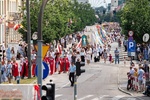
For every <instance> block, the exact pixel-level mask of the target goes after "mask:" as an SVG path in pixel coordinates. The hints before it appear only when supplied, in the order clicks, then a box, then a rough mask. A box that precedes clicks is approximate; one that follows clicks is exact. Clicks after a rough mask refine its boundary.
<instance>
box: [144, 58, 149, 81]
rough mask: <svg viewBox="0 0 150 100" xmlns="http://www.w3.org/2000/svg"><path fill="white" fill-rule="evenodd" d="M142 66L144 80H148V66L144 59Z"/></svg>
mask: <svg viewBox="0 0 150 100" xmlns="http://www.w3.org/2000/svg"><path fill="white" fill-rule="evenodd" d="M143 68H144V71H145V78H146V80H149V66H148V64H147V61H146V60H144V64H143Z"/></svg>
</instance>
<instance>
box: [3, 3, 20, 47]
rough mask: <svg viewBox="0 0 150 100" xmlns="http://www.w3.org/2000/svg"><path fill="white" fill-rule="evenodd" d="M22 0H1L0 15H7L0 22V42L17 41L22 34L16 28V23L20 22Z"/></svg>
mask: <svg viewBox="0 0 150 100" xmlns="http://www.w3.org/2000/svg"><path fill="white" fill-rule="evenodd" d="M21 5H22V0H0V15H1V16H5V17H4V20H3V22H2V23H1V24H0V43H2V42H3V41H4V42H5V44H7V43H10V42H17V41H18V40H19V39H20V38H21V35H20V34H18V32H17V31H15V30H14V28H13V27H14V25H15V24H17V23H20V19H21V17H20V15H21V13H20V8H19V7H20V6H21Z"/></svg>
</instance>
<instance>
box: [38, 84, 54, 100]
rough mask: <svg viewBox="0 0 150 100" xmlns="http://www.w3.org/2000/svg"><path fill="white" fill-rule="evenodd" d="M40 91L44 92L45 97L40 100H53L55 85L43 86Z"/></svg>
mask: <svg viewBox="0 0 150 100" xmlns="http://www.w3.org/2000/svg"><path fill="white" fill-rule="evenodd" d="M42 90H44V91H46V95H45V96H42V98H41V100H55V84H53V83H49V84H47V85H43V86H42Z"/></svg>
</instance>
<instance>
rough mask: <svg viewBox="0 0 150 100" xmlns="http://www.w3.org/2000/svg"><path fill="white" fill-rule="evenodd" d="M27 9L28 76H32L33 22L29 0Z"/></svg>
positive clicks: (27, 0)
mask: <svg viewBox="0 0 150 100" xmlns="http://www.w3.org/2000/svg"><path fill="white" fill-rule="evenodd" d="M26 10H27V34H26V35H27V43H28V52H27V55H28V78H31V24H30V5H29V0H26Z"/></svg>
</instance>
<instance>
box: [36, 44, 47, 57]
mask: <svg viewBox="0 0 150 100" xmlns="http://www.w3.org/2000/svg"><path fill="white" fill-rule="evenodd" d="M35 48H36V50H37V51H38V46H37V45H36V46H35ZM48 49H49V46H42V59H43V58H44V57H45V56H46V53H47V51H48Z"/></svg>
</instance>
